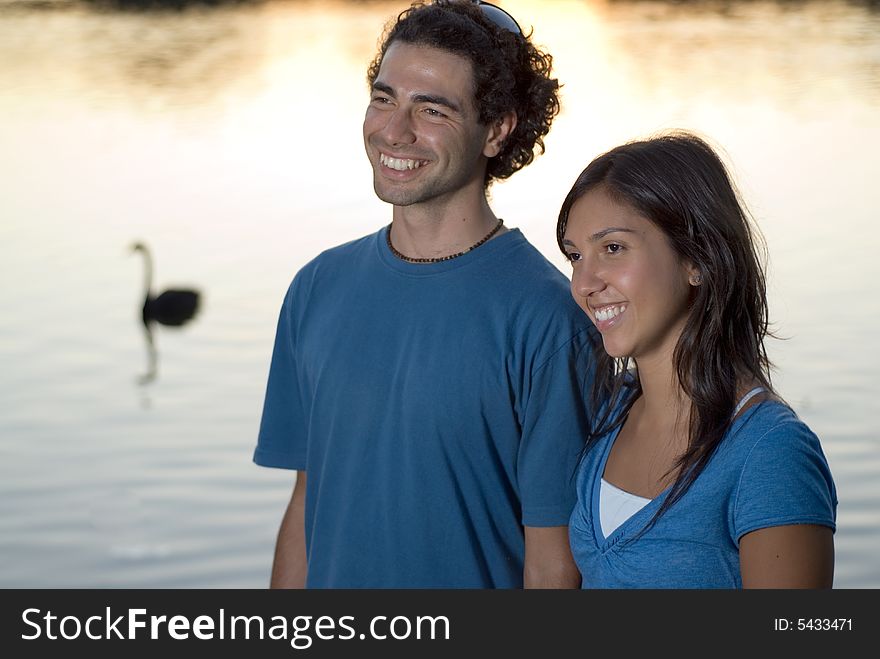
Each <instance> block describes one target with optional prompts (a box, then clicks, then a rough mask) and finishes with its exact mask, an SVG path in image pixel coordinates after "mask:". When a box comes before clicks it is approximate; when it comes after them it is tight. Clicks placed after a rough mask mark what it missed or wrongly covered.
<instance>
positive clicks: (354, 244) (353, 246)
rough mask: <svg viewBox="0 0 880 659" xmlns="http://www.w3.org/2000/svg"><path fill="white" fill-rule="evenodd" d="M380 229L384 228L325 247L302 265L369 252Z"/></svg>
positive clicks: (362, 254) (331, 260) (356, 256)
mask: <svg viewBox="0 0 880 659" xmlns="http://www.w3.org/2000/svg"><path fill="white" fill-rule="evenodd" d="M381 231H384V228H383V229H381V230H380V231H379V232H373V233H371V234H369V235H366V236H362V237H361V238H355V239H354V240H349V241H348V242H345V243H342V244H340V245H336V246H334V247H330V248H328V249H325V250H324V251H322V252H320V253H319V254H318V255H317V256H316V257H314V258H313V259H312V260H311V261H309V262H308V263H307V264H306V265H305V266H303V269H306V268H309V267H316V266H319V265H322V264H325V263H335V262H337V261H340V260H343V259H351V258H358V257H360V256H365V255H367V254H370V253H371V252H372V250H373V249H374V247H375V244H376V237H377V236H378V234H379V233H380V232H381Z"/></svg>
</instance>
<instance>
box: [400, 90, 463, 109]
mask: <svg viewBox="0 0 880 659" xmlns="http://www.w3.org/2000/svg"><path fill="white" fill-rule="evenodd" d="M412 101H413V103H430V104H431V105H442V106H443V107H445V108H449V109H450V110H452V111H453V112H458V113H459V114H461V108H460V107H459V106H458V104H457V103H455V102H454V101H450V100H449V99H448V98H446V97H445V96H435V95H433V94H413V97H412Z"/></svg>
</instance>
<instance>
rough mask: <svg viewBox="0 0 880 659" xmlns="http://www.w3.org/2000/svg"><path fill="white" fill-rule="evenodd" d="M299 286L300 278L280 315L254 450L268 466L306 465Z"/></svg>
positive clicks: (260, 462) (288, 467)
mask: <svg viewBox="0 0 880 659" xmlns="http://www.w3.org/2000/svg"><path fill="white" fill-rule="evenodd" d="M295 286H296V281H294V283H293V284H292V285H291V287H290V289H289V290H288V292H287V295H286V297H285V298H284V303H283V304H282V306H281V314H280V315H279V318H278V328H277V330H276V333H275V346H274V348H273V351H272V362H271V365H270V367H269V379H268V383H267V385H266V397H265V400H264V402H263V415H262V419H261V421H260V433H259V437H258V439H257V448H256V450H255V451H254V462H256V463H257V464H258V465H262V466H264V467H280V468H284V469H305V467H306V447H305V431H304V428H305V417H304V413H303V404H302V399H301V396H300V386H299V377H298V373H297V368H296V354H295V350H294V346H295V336H294V328H293V320H292V317H293V306H294V290H295Z"/></svg>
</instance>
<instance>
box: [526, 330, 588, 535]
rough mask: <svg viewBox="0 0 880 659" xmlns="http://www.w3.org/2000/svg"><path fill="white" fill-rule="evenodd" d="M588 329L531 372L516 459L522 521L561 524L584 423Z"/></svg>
mask: <svg viewBox="0 0 880 659" xmlns="http://www.w3.org/2000/svg"><path fill="white" fill-rule="evenodd" d="M590 352H591V349H590V334H589V331H588V330H584V331H582V332H580V333H579V334H577V335H576V336H575V337H574V339H572V340H570V341H569V342H568V343H566V344H565V345H564V346H563V347H562V348H560V349H558V350H557V351H556V352H555V353H554V354H553V355H551V356H550V358H549V359H548V360H547V361H546V362H545V363H543V364H542V365H541V366H540V367H539V368H538V369H537V370H536V372H535V373H534V374H533V376H532V379H531V383H530V387H529V395H528V401H527V404H526V406H525V409H524V415H523V427H522V439H521V442H520V450H519V456H518V462H517V472H518V479H517V480H518V484H519V488H520V499H521V501H522V523H523V525H524V526H536V527H547V526H567V525H568V521H569V517H570V516H571V511H572V508H573V507H574V504H575V501H576V499H577V495H576V490H575V471H576V468H577V464H578V460H579V458H580V455H581V450H582V449H583V446H584V441H585V440H586V437H587V432H588V429H589V425H588V422H587V399H588V396H589V386H590V383H591V380H592V378H591V373H592V371H591V364H592V360H591V359H590Z"/></svg>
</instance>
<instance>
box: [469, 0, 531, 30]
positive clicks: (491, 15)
mask: <svg viewBox="0 0 880 659" xmlns="http://www.w3.org/2000/svg"><path fill="white" fill-rule="evenodd" d="M475 2H476V3H477V5H479V7H480V9H482V10H483V15H484V16H485V17H486V18H488V19H489V20H490V21H492V22H493V23H495V25H497V26H498V27H501V28H504V29H505V30H507V31H508V32H513V33H514V34H518V35H520V36H522V33H523V32H522V28H520V26H519V23H517V22H516V19H515V18H514V17H513V16H511V15H510V14H508V13H507V12H506V11H504V10H503V9H502V8H501V7H498V6H496V5H493V4H492V3H491V2H482V0H475Z"/></svg>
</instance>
